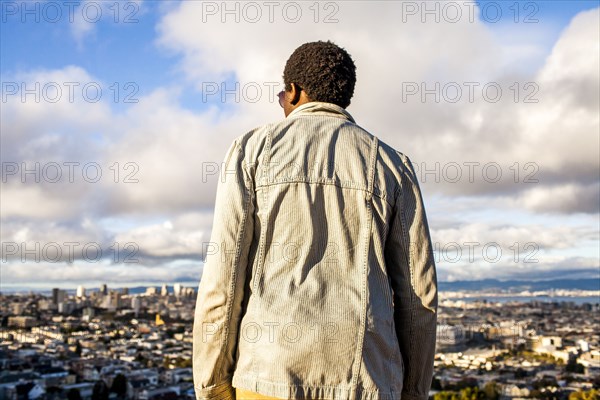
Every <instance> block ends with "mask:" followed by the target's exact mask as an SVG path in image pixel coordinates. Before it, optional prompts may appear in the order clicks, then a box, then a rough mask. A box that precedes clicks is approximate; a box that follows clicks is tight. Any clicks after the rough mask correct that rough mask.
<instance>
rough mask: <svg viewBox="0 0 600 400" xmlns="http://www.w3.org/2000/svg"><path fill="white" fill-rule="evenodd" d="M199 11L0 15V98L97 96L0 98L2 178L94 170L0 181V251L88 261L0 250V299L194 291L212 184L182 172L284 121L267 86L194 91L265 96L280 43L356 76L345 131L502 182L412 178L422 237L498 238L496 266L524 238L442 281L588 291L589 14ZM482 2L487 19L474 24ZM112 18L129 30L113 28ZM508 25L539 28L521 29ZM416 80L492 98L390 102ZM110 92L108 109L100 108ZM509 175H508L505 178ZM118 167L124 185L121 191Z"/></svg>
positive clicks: (591, 223)
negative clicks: (309, 51) (236, 16)
mask: <svg viewBox="0 0 600 400" xmlns="http://www.w3.org/2000/svg"><path fill="white" fill-rule="evenodd" d="M202 3H203V2H200V1H187V2H186V1H183V2H175V1H173V2H159V1H136V2H126V1H122V2H120V3H118V6H119V7H118V9H119V14H118V16H117V17H115V8H114V5H113V6H111V4H113V3H112V2H104V3H102V2H94V1H88V2H82V3H78V7H77V8H75V9H74V13H75V17H76V18H75V20H74V21H73V22H71V21H69V19H68V9H67V8H66V7H65V6H64V4H63V2H46V1H41V2H30V3H28V4H29V7H36V4H37V7H39V9H40V10H43V9H44V7H46V9H47V10H49V11H48V12H50V11H52V9H51V8H47V7H52V6H48V4H52V5H59V6H61V7H62V8H61V10H62V16H61V18H59V20H58V21H57V22H49V21H47V20H45V19H44V15H43V13H42V12H41V11H40V14H39V15H38V17H39V18H40V21H38V22H36V21H35V20H34V18H35V17H36V15H32V14H29V15H22V12H23V10H22V9H21V8H20V7H22V3H21V2H6V1H3V2H2V9H1V10H0V11H2V22H1V24H0V29H1V31H0V46H1V48H0V72H1V73H2V81H3V87H2V90H3V92H4V93H3V95H6V91H7V87H6V86H5V85H6V84H7V83H8V84H10V83H15V82H16V83H19V84H21V83H26V84H28V85H34V83H35V82H38V83H40V84H41V85H42V86H43V85H44V84H47V83H48V82H59V83H60V82H70V81H72V82H77V83H80V84H81V85H83V84H86V83H89V82H99V85H100V86H101V88H102V89H103V97H102V99H101V100H100V101H98V102H97V103H90V102H86V101H82V99H81V96H80V93H79V92H77V95H78V96H77V97H78V98H77V99H76V100H75V101H74V102H69V101H66V99H65V98H64V96H63V97H62V98H61V99H60V101H58V102H56V103H52V102H48V101H44V100H45V99H42V100H43V101H41V102H40V103H39V104H35V103H34V102H32V101H31V98H32V97H31V96H30V97H29V98H28V100H27V101H25V102H22V101H20V95H19V94H17V95H10V96H8V97H7V100H6V101H5V100H4V97H3V101H2V103H1V104H0V106H1V107H2V124H1V130H2V149H1V152H2V159H3V160H2V161H3V169H4V168H5V166H6V165H8V164H6V163H7V162H8V163H12V164H11V165H13V164H14V165H17V166H19V167H21V166H23V165H25V166H28V167H31V165H33V164H35V163H36V162H37V163H41V165H42V167H43V166H48V165H49V163H53V162H56V163H59V164H60V165H63V167H64V163H69V162H77V163H79V164H78V165H80V166H81V165H85V164H88V165H89V164H90V163H98V165H99V166H100V168H101V170H102V173H103V175H102V179H101V180H100V181H99V182H94V183H90V182H88V181H86V180H85V179H83V178H82V177H81V175H77V177H76V178H75V179H74V182H68V181H66V182H65V181H64V180H62V181H60V182H58V183H53V182H48V180H47V179H46V180H44V179H42V180H41V182H32V181H31V179H29V180H27V181H26V182H23V181H22V179H18V174H17V175H14V176H13V175H10V176H9V177H8V178H7V179H5V180H3V182H2V186H3V188H2V189H3V190H2V194H1V196H2V202H1V203H2V204H0V211H1V215H0V218H1V220H2V225H3V227H2V241H3V242H10V243H18V244H20V243H28V244H29V245H30V246H35V243H39V244H41V246H42V247H43V246H44V244H47V243H50V242H56V243H59V244H64V243H65V242H70V241H79V242H81V243H82V245H83V244H85V243H98V244H99V245H100V247H102V248H103V249H104V257H103V258H102V259H101V260H100V261H99V262H96V263H89V262H85V260H82V259H81V257H79V258H78V259H77V260H75V262H74V263H73V264H68V265H67V264H65V263H63V261H62V260H61V261H59V262H48V261H47V260H45V261H44V260H42V261H41V262H32V261H31V260H25V261H23V260H21V257H19V254H16V255H15V254H9V255H6V251H5V250H6V248H4V247H3V252H4V253H3V260H2V270H1V272H0V274H1V275H2V276H1V278H2V285H3V286H4V287H7V286H14V287H27V286H28V285H29V286H31V287H34V286H35V287H43V286H44V285H58V286H66V287H71V286H73V285H76V284H78V283H81V282H85V283H86V284H89V285H95V284H96V282H99V281H105V280H106V281H110V280H113V281H114V282H117V283H119V282H120V283H123V284H131V285H133V284H135V283H136V282H141V281H144V282H146V281H148V280H150V281H156V282H162V281H169V282H171V281H176V280H180V281H192V282H193V281H194V280H195V279H196V278H195V277H199V276H200V274H201V271H202V263H201V260H202V243H203V242H206V241H208V240H209V239H210V231H211V225H212V223H213V221H212V210H213V207H214V194H215V187H216V180H215V179H214V178H213V177H210V176H209V177H208V178H207V179H202V177H200V176H199V175H201V174H199V173H198V171H201V170H202V169H203V168H205V167H206V165H207V164H209V163H219V162H220V161H221V160H222V157H223V155H224V153H225V151H226V149H227V147H228V146H229V144H230V143H231V141H232V140H233V139H234V138H235V137H237V136H239V135H241V134H243V133H245V132H247V131H248V130H250V129H251V128H254V127H255V126H257V125H259V124H262V123H266V122H269V121H271V120H274V119H277V118H282V117H283V116H282V113H281V110H280V109H279V106H278V105H277V104H276V103H273V102H272V101H269V100H268V96H267V93H266V91H264V92H262V94H263V95H262V96H261V97H260V100H259V101H257V102H254V101H250V100H248V99H246V98H242V101H241V102H239V103H238V102H235V101H233V99H232V97H231V96H230V97H227V101H225V102H222V101H221V97H220V96H219V94H217V95H214V96H208V97H207V96H203V94H202V91H201V88H202V87H203V85H206V83H216V84H219V85H220V84H225V85H226V87H228V88H233V87H235V84H236V82H237V83H238V84H239V85H241V86H244V85H247V84H256V85H258V86H260V87H261V88H262V89H263V90H265V89H267V86H265V85H266V83H270V82H280V81H281V74H282V68H283V66H284V64H285V61H286V59H287V57H288V56H289V54H291V52H292V51H293V50H294V48H296V47H297V46H298V45H299V44H301V43H303V42H306V41H311V40H317V39H323V38H331V39H332V40H334V41H335V42H337V43H338V44H340V45H343V46H344V47H345V48H346V49H347V50H349V52H350V53H351V54H352V55H353V57H354V59H355V61H356V63H357V67H358V83H357V89H356V92H355V99H353V103H352V105H351V106H350V107H349V112H350V113H351V114H352V115H353V116H354V117H355V119H356V120H357V121H358V123H359V124H360V125H362V126H364V127H366V128H367V129H368V130H370V131H372V132H373V133H375V134H377V135H378V136H380V138H381V139H383V140H384V141H386V142H387V143H389V144H390V145H392V146H394V147H395V148H398V149H400V150H401V151H403V152H405V153H406V154H408V155H409V156H410V157H411V159H413V160H415V161H418V162H419V163H424V164H423V165H426V166H429V167H431V166H432V165H433V164H435V163H436V162H441V163H442V165H447V163H458V164H459V165H463V166H464V165H465V164H464V163H465V162H466V163H469V162H475V161H477V162H479V164H478V165H485V164H486V163H490V162H496V163H498V165H499V166H500V168H501V170H502V171H503V173H504V175H503V178H502V180H501V181H500V182H496V183H490V182H486V181H485V179H482V177H481V175H478V176H477V178H476V179H475V181H474V182H467V181H465V179H462V180H461V181H460V182H458V183H452V182H447V181H444V180H443V179H442V181H441V182H437V183H436V182H432V181H431V180H429V181H428V182H422V185H423V193H424V195H425V200H426V205H427V210H428V214H429V215H430V218H429V219H430V224H431V228H432V236H433V237H432V239H433V240H434V242H439V243H441V244H442V245H443V244H444V243H446V244H447V243H455V242H456V243H464V242H468V241H473V240H475V241H478V242H481V243H482V244H483V243H487V242H497V243H500V244H501V246H503V247H502V248H503V250H504V254H505V255H507V254H508V255H510V250H509V249H508V248H509V247H510V246H511V244H512V243H514V242H519V244H520V246H523V245H524V244H525V243H528V242H531V241H533V242H535V243H536V245H537V246H538V247H539V252H538V253H537V254H538V256H539V259H540V262H539V263H536V264H535V265H531V264H530V265H525V264H523V263H522V262H519V263H514V262H511V261H510V260H509V259H503V260H502V261H500V262H499V263H496V264H494V265H491V264H489V263H487V264H486V262H485V260H482V259H481V257H479V259H478V260H476V261H475V262H469V261H465V260H463V259H461V260H460V261H459V262H458V263H447V262H443V261H442V262H441V263H440V265H439V269H440V277H441V279H442V280H457V279H478V278H483V277H496V278H500V279H509V278H517V279H530V278H537V279H550V278H560V277H564V276H568V275H569V268H571V269H572V270H578V271H579V270H584V271H587V275H586V274H584V275H583V276H588V277H595V278H597V276H598V268H599V261H598V260H599V254H598V227H599V225H598V208H597V201H598V199H599V198H600V195H599V193H598V191H599V186H598V173H597V171H598V168H599V167H600V166H599V162H598V156H599V155H598V146H597V145H596V144H597V143H598V129H599V121H598V113H597V109H596V110H595V107H596V105H597V103H598V99H597V91H598V79H599V78H598V68H597V66H598V64H599V60H598V47H599V38H598V6H599V2H598V1H539V2H526V1H521V2H515V1H495V2H494V1H481V2H477V3H476V4H474V5H473V7H475V9H476V10H477V19H476V20H475V21H467V20H465V18H462V19H460V21H458V22H452V23H450V22H449V21H445V20H444V16H441V22H435V21H432V20H431V18H430V17H427V16H426V18H429V19H427V20H426V21H421V20H420V18H419V17H421V15H420V14H417V15H416V16H414V15H409V16H408V21H407V22H406V23H401V17H400V16H401V12H402V10H406V9H405V8H403V7H405V4H402V3H401V2H389V1H388V2H367V1H351V2H330V3H335V4H336V8H334V9H335V10H336V14H335V16H336V17H337V18H338V20H339V21H338V22H337V23H334V24H327V23H323V21H317V22H314V21H312V20H311V18H310V17H311V15H312V14H311V9H309V6H310V5H311V4H312V2H297V4H300V7H301V9H302V10H303V11H304V17H305V18H303V19H302V20H301V21H300V22H298V23H289V21H287V20H286V19H285V18H283V19H282V18H281V15H279V14H276V21H275V22H274V23H271V22H268V21H263V20H261V21H260V22H259V23H247V21H242V22H241V23H235V22H234V21H233V22H232V21H231V20H228V21H226V22H222V21H220V20H218V18H216V17H214V16H210V18H209V21H208V22H207V23H202V21H201V19H202V18H203V9H202ZM204 3H210V2H204ZM212 3H213V4H217V5H218V4H221V3H220V2H212ZM233 3H235V2H229V4H233ZM286 3H290V2H281V4H279V3H278V4H279V5H280V6H282V7H283V6H285V4H286ZM448 3H454V4H462V3H463V2H440V3H439V5H440V9H442V8H443V7H447V5H448ZM100 4H102V8H101V9H102V10H103V18H102V19H100V20H99V21H98V22H94V23H90V22H89V21H85V20H84V19H82V18H81V17H80V15H82V14H81V12H82V9H83V7H84V6H86V5H87V7H92V9H93V8H94V7H96V6H97V5H98V6H99V5H100ZM240 4H242V3H240ZM257 4H259V5H260V4H262V3H260V2H258V3H257ZM325 4H326V2H325V3H323V2H322V3H320V6H322V7H325ZM414 4H415V5H417V6H419V4H422V3H421V2H414ZM428 4H433V2H430V3H428ZM15 7H17V8H15ZM108 7H113V8H108ZM497 7H500V10H501V13H502V18H500V19H499V20H498V21H497V22H491V21H490V20H489V18H486V15H483V14H482V13H483V12H484V11H483V10H496V9H497ZM328 10H329V9H325V8H324V9H322V10H321V14H320V18H322V17H323V15H325V12H326V11H328ZM516 10H518V11H519V15H518V18H517V21H516V22H515V20H514V19H515V11H516ZM264 11H265V10H263V12H264ZM420 11H421V10H419V12H420ZM463 11H465V9H464V8H463ZM49 15H50V17H49V18H52V17H53V16H54V14H49ZM127 15H129V16H130V18H132V19H133V21H131V22H129V23H125V20H126V17H127ZM487 15H488V16H489V15H490V14H487ZM527 16H529V17H530V18H535V19H537V20H538V21H537V22H535V23H525V21H524V19H525V18H526V17H527ZM46 17H48V15H46ZM22 18H25V21H24V22H23V21H22ZM115 18H117V20H118V23H115V21H114V19H115ZM374 60H385V62H379V61H374ZM435 81H437V82H441V83H442V86H443V84H444V83H445V82H450V81H452V82H459V83H464V82H472V81H475V82H478V83H480V84H481V86H483V85H484V84H485V83H486V82H488V83H489V82H496V83H497V84H498V85H499V86H501V87H502V88H503V90H504V94H505V96H504V97H503V98H502V101H500V102H498V103H493V104H492V103H490V102H487V101H485V99H482V98H481V96H480V95H479V94H480V92H477V94H478V96H477V98H476V100H475V101H474V102H468V101H465V99H464V98H461V100H460V101H459V102H458V103H451V102H448V101H442V102H441V103H434V102H431V101H425V102H419V101H414V100H415V99H418V96H416V97H413V98H411V99H410V101H408V102H401V101H399V100H398V99H399V98H400V96H399V90H400V88H401V82H402V83H405V82H416V83H426V84H428V85H432V84H434V82H435ZM115 82H117V83H118V86H119V90H120V92H119V95H120V98H119V101H114V100H112V98H111V96H112V95H114V90H111V85H112V84H113V83H115ZM515 82H517V83H518V85H519V87H520V90H521V92H520V93H521V95H523V93H524V92H526V90H525V89H524V85H526V84H527V83H532V82H533V83H535V84H536V85H537V86H538V87H539V92H537V94H536V96H537V97H538V99H539V103H537V104H525V103H524V102H523V101H522V98H520V99H519V101H518V102H517V103H515V102H514V101H512V102H511V101H509V99H510V98H511V96H512V94H513V93H512V91H511V90H512V89H511V87H512V85H513V84H514V83H515ZM127 83H133V84H134V86H135V89H136V90H137V91H136V92H135V95H134V96H133V98H134V99H135V100H137V102H136V103H126V102H124V101H123V96H124V95H126V94H127V93H132V90H134V87H132V86H129V87H125V85H126V84H127ZM463 86H464V85H463ZM27 87H32V86H27ZM63 89H64V87H63ZM276 91H278V89H277V90H276ZM242 97H243V96H242ZM382 99H394V101H387V102H382V101H381V100H382ZM398 119H400V121H402V123H401V124H400V126H399V127H398V122H397V121H398ZM564 132H570V134H571V135H572V136H571V137H572V139H569V138H568V137H566V136H565V135H564ZM575 154H576V156H574V155H575ZM515 162H518V163H519V168H521V175H520V181H519V182H512V181H511V177H512V175H511V174H512V173H513V170H511V166H512V165H514V164H515ZM528 162H529V163H534V164H535V165H536V166H537V168H538V169H539V171H538V172H537V174H536V177H537V178H539V183H536V184H533V185H532V184H526V183H523V182H522V179H523V176H524V175H525V174H526V173H527V172H528V171H527V170H526V169H523V168H524V167H523V166H524V165H525V164H526V163H528ZM115 163H118V164H115ZM444 163H446V164H444ZM115 165H118V166H117V167H116V169H117V170H118V172H119V176H118V178H119V179H118V180H119V182H114V181H115V179H116V178H115V176H114V173H115ZM465 171H466V170H465V169H463V172H465ZM128 174H132V175H131V176H132V177H134V178H135V179H137V182H136V183H127V182H124V177H126V176H128ZM15 176H16V177H17V178H15ZM594 204H595V205H594ZM115 242H119V243H120V244H124V243H135V244H136V246H138V251H137V255H138V256H139V262H138V263H136V264H135V265H134V266H131V265H126V264H123V263H122V262H117V263H112V262H110V257H107V256H106V254H109V255H110V254H111V253H110V250H109V248H110V246H111V245H112V244H113V243H115ZM5 256H6V257H5ZM5 258H6V260H5ZM509 258H510V257H509ZM121 261H122V260H121ZM500 265H502V268H499V266H500ZM48 271H52V272H48ZM490 275H491V276H490Z"/></svg>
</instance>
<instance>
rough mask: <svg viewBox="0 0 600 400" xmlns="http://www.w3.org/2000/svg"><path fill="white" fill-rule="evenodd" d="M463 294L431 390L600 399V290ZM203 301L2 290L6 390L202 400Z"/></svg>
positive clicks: (165, 289) (452, 298)
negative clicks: (195, 349) (198, 318)
mask: <svg viewBox="0 0 600 400" xmlns="http://www.w3.org/2000/svg"><path fill="white" fill-rule="evenodd" d="M457 297H458V296H457V294H452V293H441V294H440V302H439V310H438V311H439V314H438V333H437V345H436V351H437V352H436V357H435V375H434V379H433V382H432V388H431V392H430V398H433V399H435V400H441V399H454V398H456V399H459V398H460V399H466V398H468V399H471V398H473V399H488V398H490V399H520V398H541V399H580V398H581V399H588V398H590V399H591V398H598V396H599V394H598V393H599V392H598V391H597V390H598V389H599V388H600V333H599V329H598V327H599V326H600V313H599V311H600V301H599V297H598V296H597V294H596V295H595V296H591V297H587V298H584V299H589V301H580V299H581V297H577V299H578V301H560V302H559V301H548V300H547V299H544V301H538V300H536V298H535V297H533V298H532V299H531V300H530V301H527V302H523V301H520V302H516V301H515V302H513V301H503V302H495V301H494V299H491V300H489V301H487V300H484V301H479V300H476V301H469V299H461V298H460V297H458V298H457ZM562 298H563V297H561V299H562ZM195 301H196V289H195V288H191V287H184V286H182V285H181V284H175V285H173V286H167V285H166V284H165V285H163V286H162V287H160V288H158V287H148V288H145V291H142V290H140V289H139V288H136V290H135V293H134V291H133V290H132V291H131V292H130V291H129V289H127V288H119V289H109V288H108V287H107V285H102V286H100V288H98V289H94V290H86V289H85V288H84V287H82V286H80V287H78V288H77V289H76V290H69V291H67V290H64V289H59V288H55V289H53V290H52V292H51V293H34V292H30V293H26V294H23V293H19V294H16V293H12V294H9V293H7V294H2V295H0V321H1V329H0V371H1V372H0V399H83V400H85V399H139V400H158V399H195V395H194V390H193V378H192V324H193V315H194V314H193V312H194V307H195ZM578 396H579V397H578Z"/></svg>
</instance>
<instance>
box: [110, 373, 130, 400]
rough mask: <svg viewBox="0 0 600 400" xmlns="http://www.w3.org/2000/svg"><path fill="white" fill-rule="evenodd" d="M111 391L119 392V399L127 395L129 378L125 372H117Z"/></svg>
mask: <svg viewBox="0 0 600 400" xmlns="http://www.w3.org/2000/svg"><path fill="white" fill-rule="evenodd" d="M110 391H111V392H113V393H116V394H117V397H118V398H119V399H125V398H126V397H127V378H126V377H125V375H123V374H117V376H115V379H113V382H112V386H111V387H110Z"/></svg>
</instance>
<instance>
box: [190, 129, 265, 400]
mask: <svg viewBox="0 0 600 400" xmlns="http://www.w3.org/2000/svg"><path fill="white" fill-rule="evenodd" d="M221 166H222V168H221V169H220V174H219V178H220V179H219V182H218V185H217V195H216V201H215V211H214V221H213V227H212V234H211V239H210V242H209V243H208V245H206V244H205V249H204V252H205V262H204V269H203V272H202V278H201V280H200V284H199V286H198V297H197V300H196V309H195V314H194V326H193V356H192V361H193V367H192V369H193V378H194V388H195V392H196V399H235V395H234V389H233V387H232V385H231V379H232V376H233V372H234V370H235V359H236V357H235V352H236V349H237V341H238V329H239V323H240V320H241V318H242V300H243V298H244V281H245V278H246V270H247V267H248V253H249V248H250V244H251V242H252V233H253V230H254V225H253V221H254V208H255V205H254V190H253V183H252V182H253V181H252V179H251V177H250V174H249V173H248V172H247V169H246V166H245V164H244V154H243V151H242V148H241V147H240V144H239V143H238V141H237V140H236V141H234V142H233V144H232V145H231V146H230V148H229V150H228V151H227V155H226V156H225V161H224V162H223V163H222V165H221Z"/></svg>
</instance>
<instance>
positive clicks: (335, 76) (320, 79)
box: [283, 40, 356, 108]
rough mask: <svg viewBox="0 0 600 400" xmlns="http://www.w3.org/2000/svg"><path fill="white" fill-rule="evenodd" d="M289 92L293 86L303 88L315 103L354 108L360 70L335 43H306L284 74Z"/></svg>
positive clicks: (292, 58)
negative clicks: (352, 100)
mask: <svg viewBox="0 0 600 400" xmlns="http://www.w3.org/2000/svg"><path fill="white" fill-rule="evenodd" d="M283 82H284V84H285V90H288V91H289V90H291V85H290V84H291V83H295V84H297V85H298V86H300V87H301V88H302V89H304V91H305V92H306V95H307V96H308V98H309V99H310V100H311V101H323V102H327V103H333V104H337V105H338V106H340V107H342V108H346V107H348V106H349V105H350V99H351V98H352V95H353V94H354V85H355V83H356V66H355V65H354V61H353V60H352V57H350V54H348V53H347V52H346V50H344V49H343V48H341V47H339V46H337V45H336V44H334V43H332V42H331V41H329V40H328V41H327V42H323V41H321V40H319V41H318V42H309V43H304V44H303V45H301V46H300V47H298V48H297V49H296V50H294V52H293V53H292V55H291V56H290V58H289V59H288V60H287V62H286V64H285V68H284V70H283Z"/></svg>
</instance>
